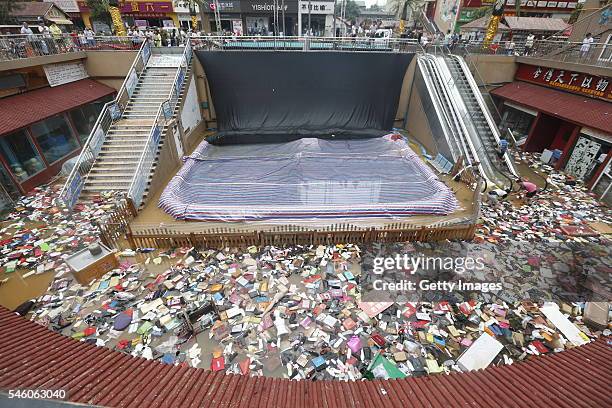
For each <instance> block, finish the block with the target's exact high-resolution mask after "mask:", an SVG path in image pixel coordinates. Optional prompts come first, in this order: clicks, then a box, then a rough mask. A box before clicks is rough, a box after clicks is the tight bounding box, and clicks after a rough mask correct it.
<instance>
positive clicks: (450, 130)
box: [417, 57, 463, 160]
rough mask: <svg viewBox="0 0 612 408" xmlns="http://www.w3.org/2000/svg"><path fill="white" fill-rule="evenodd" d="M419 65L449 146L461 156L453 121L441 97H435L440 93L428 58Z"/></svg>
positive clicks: (455, 158) (423, 59) (418, 62)
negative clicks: (430, 70)
mask: <svg viewBox="0 0 612 408" xmlns="http://www.w3.org/2000/svg"><path fill="white" fill-rule="evenodd" d="M417 64H418V65H419V69H420V70H421V75H422V76H423V82H424V83H425V87H426V88H427V91H428V92H429V94H430V98H431V100H432V105H434V109H435V111H436V114H437V116H438V117H439V118H440V119H441V120H442V121H443V123H442V125H443V128H444V131H445V137H446V139H447V142H448V143H449V145H450V144H451V143H452V146H451V151H452V152H453V154H456V155H461V154H463V152H462V147H461V145H460V143H459V142H458V139H459V136H458V135H457V134H456V130H455V129H454V127H453V126H452V124H451V119H450V118H449V117H448V113H447V112H446V111H445V110H446V109H445V107H444V106H443V103H442V101H441V100H440V97H439V96H438V97H437V98H436V97H435V96H436V95H437V94H438V92H437V91H436V89H435V88H436V86H435V84H434V83H433V81H434V80H435V78H432V77H433V73H431V72H429V69H431V66H430V61H428V60H427V58H421V57H419V59H418V60H417ZM458 157H459V156H457V157H453V159H454V160H457V159H458Z"/></svg>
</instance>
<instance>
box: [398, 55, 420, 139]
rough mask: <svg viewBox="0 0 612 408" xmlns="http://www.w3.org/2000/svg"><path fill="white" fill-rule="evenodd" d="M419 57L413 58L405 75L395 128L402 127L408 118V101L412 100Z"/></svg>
mask: <svg viewBox="0 0 612 408" xmlns="http://www.w3.org/2000/svg"><path fill="white" fill-rule="evenodd" d="M416 62H417V56H416V55H415V56H414V58H412V62H410V65H408V69H407V70H406V74H405V75H404V82H402V90H401V91H400V97H399V102H398V104H397V113H396V114H395V126H396V127H398V126H402V125H403V122H404V118H405V117H406V111H407V110H408V99H409V98H410V92H411V91H412V86H413V84H414V81H413V78H414V70H415V69H416V65H417V63H416Z"/></svg>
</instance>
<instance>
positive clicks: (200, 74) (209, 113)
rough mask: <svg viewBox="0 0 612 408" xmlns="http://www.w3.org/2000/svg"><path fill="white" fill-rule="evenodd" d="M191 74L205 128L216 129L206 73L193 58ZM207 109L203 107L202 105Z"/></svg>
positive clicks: (215, 118) (215, 117)
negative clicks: (193, 76) (192, 74)
mask: <svg viewBox="0 0 612 408" xmlns="http://www.w3.org/2000/svg"><path fill="white" fill-rule="evenodd" d="M193 72H194V74H195V78H196V85H197V90H198V100H199V101H200V107H201V110H202V116H203V118H204V122H205V127H204V129H207V128H210V127H217V122H216V120H217V116H216V114H215V107H214V105H213V103H212V96H211V94H210V86H209V85H208V80H207V79H206V72H205V71H204V67H203V66H202V64H201V63H200V61H199V60H198V59H197V58H196V57H195V56H194V58H193ZM205 103H206V104H207V106H208V107H204V104H205Z"/></svg>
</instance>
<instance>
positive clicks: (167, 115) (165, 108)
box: [162, 101, 172, 121]
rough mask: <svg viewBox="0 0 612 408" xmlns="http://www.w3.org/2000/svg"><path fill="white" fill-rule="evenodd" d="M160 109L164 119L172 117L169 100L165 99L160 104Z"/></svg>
mask: <svg viewBox="0 0 612 408" xmlns="http://www.w3.org/2000/svg"><path fill="white" fill-rule="evenodd" d="M162 109H163V112H164V118H166V121H168V120H170V119H171V118H172V107H171V106H170V102H169V101H166V102H164V103H163V104H162Z"/></svg>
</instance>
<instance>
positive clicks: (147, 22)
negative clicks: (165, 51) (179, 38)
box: [121, 0, 179, 28]
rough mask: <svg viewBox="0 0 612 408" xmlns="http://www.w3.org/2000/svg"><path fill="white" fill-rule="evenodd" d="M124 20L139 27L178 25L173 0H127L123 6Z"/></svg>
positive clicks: (122, 14)
mask: <svg viewBox="0 0 612 408" xmlns="http://www.w3.org/2000/svg"><path fill="white" fill-rule="evenodd" d="M121 16H122V17H123V22H124V23H125V24H128V25H130V26H137V27H142V28H145V27H178V26H179V21H178V18H177V16H176V14H175V13H174V8H173V7H172V2H171V1H135V0H132V1H126V2H124V3H123V6H122V7H121Z"/></svg>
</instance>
